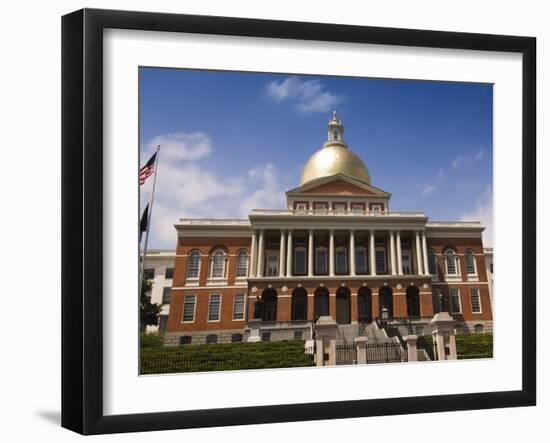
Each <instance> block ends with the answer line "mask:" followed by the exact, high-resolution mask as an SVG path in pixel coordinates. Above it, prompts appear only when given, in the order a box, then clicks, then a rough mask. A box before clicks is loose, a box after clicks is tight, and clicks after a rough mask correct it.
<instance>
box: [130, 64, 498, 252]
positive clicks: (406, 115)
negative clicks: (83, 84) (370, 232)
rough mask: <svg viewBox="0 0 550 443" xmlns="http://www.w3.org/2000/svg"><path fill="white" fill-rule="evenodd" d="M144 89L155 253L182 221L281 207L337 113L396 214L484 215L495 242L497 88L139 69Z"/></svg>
mask: <svg viewBox="0 0 550 443" xmlns="http://www.w3.org/2000/svg"><path fill="white" fill-rule="evenodd" d="M139 87H140V158H141V163H142V164H143V163H144V162H145V161H146V160H147V158H148V156H149V155H151V153H152V152H153V151H154V147H155V146H156V145H157V144H159V143H160V144H161V153H160V160H159V163H160V164H159V174H158V179H157V180H158V181H157V191H156V195H155V204H154V209H153V216H152V222H151V234H150V240H149V247H152V248H173V247H175V244H176V236H175V230H174V228H173V224H174V222H175V221H177V219H178V218H180V217H198V218H203V217H205V218H234V217H238V218H246V214H247V213H248V212H249V210H250V209H252V208H281V207H284V202H285V196H284V191H286V190H288V189H291V188H294V187H296V186H298V182H299V177H300V173H301V169H302V166H303V165H304V163H305V162H306V160H307V159H308V158H309V156H310V155H311V154H313V153H314V152H315V151H316V150H317V149H319V148H320V147H321V146H322V144H323V142H324V141H325V140H326V125H327V122H328V120H329V118H330V116H331V113H332V110H333V109H336V111H337V112H338V115H339V117H340V118H342V119H343V122H344V126H345V132H344V139H345V141H346V142H347V143H348V146H349V147H350V148H351V149H352V150H353V151H354V152H355V153H357V154H358V155H359V156H360V157H361V158H362V159H363V161H364V162H365V164H366V165H367V168H368V169H369V172H370V175H371V179H372V184H373V185H374V186H376V187H379V188H381V189H383V190H385V191H388V192H390V193H392V198H391V201H390V208H391V209H392V210H402V211H409V210H422V211H425V212H426V214H427V215H428V216H429V217H430V220H480V221H482V222H483V223H484V224H485V225H487V226H488V229H487V233H486V234H487V235H486V236H485V243H486V244H487V245H491V244H492V181H493V169H492V164H493V144H492V139H493V135H492V127H493V120H492V114H493V92H492V85H487V84H472V83H449V82H431V81H413V80H389V79H369V78H353V77H332V76H331V77H329V76H304V75H293V74H264V73H243V72H223V71H199V70H182V69H165V68H141V69H140V82H139ZM151 184H152V179H150V180H148V182H147V183H146V184H145V185H144V186H143V187H142V194H141V203H142V207H143V204H144V202H145V203H146V202H147V200H148V199H149V198H150V189H151Z"/></svg>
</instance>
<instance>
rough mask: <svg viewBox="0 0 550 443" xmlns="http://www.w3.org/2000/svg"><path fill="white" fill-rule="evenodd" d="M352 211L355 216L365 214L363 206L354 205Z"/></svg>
mask: <svg viewBox="0 0 550 443" xmlns="http://www.w3.org/2000/svg"><path fill="white" fill-rule="evenodd" d="M351 211H352V212H353V213H354V214H357V215H359V214H362V213H363V206H362V205H352V206H351Z"/></svg>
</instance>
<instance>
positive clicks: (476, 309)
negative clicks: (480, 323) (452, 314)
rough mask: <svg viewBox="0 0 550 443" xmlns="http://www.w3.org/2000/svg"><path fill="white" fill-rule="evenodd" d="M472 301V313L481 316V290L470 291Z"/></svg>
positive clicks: (473, 289)
mask: <svg viewBox="0 0 550 443" xmlns="http://www.w3.org/2000/svg"><path fill="white" fill-rule="evenodd" d="M470 301H471V303H472V313H473V314H481V300H480V298H479V289H477V288H472V289H470Z"/></svg>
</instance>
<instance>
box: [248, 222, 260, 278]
mask: <svg viewBox="0 0 550 443" xmlns="http://www.w3.org/2000/svg"><path fill="white" fill-rule="evenodd" d="M257 235H258V234H257V232H256V231H255V230H254V231H252V245H251V246H250V269H249V270H248V275H249V276H250V277H252V278H253V277H255V276H256V254H257V251H256V245H257V240H256V237H257Z"/></svg>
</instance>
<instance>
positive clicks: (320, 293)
mask: <svg viewBox="0 0 550 443" xmlns="http://www.w3.org/2000/svg"><path fill="white" fill-rule="evenodd" d="M329 313H330V305H329V294H328V291H327V290H326V289H325V288H318V289H317V290H316V291H315V295H314V296H313V317H314V320H315V321H317V320H319V317H322V316H325V315H329Z"/></svg>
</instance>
